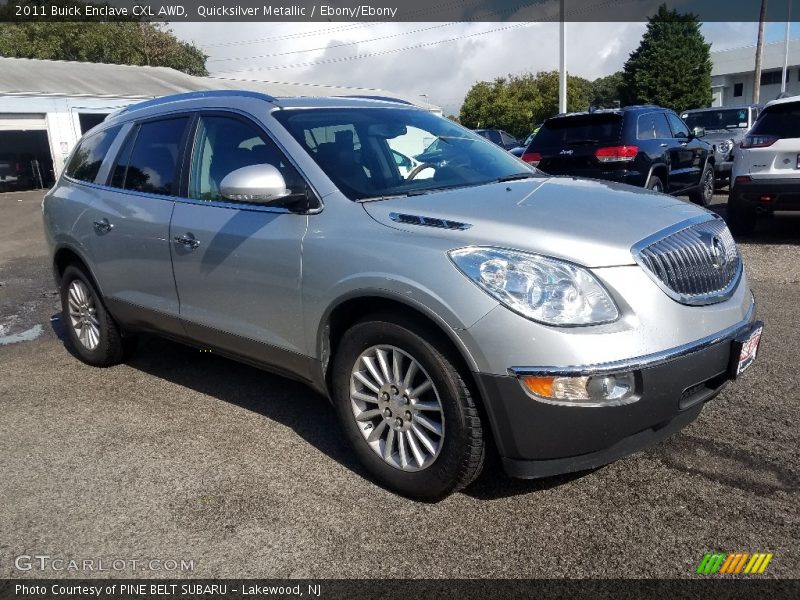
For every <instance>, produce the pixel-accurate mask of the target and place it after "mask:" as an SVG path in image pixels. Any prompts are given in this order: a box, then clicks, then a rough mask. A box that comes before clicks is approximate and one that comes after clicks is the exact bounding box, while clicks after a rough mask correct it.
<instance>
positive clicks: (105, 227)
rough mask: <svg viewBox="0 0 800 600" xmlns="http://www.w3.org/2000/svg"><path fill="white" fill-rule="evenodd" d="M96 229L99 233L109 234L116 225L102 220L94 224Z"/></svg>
mask: <svg viewBox="0 0 800 600" xmlns="http://www.w3.org/2000/svg"><path fill="white" fill-rule="evenodd" d="M94 228H95V230H96V231H97V233H108V232H109V231H111V230H112V229H114V224H113V223H111V222H109V220H108V219H102V220H100V221H95V222H94Z"/></svg>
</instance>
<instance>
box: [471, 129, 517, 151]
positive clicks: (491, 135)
mask: <svg viewBox="0 0 800 600" xmlns="http://www.w3.org/2000/svg"><path fill="white" fill-rule="evenodd" d="M473 131H474V132H475V133H477V134H478V135H479V136H481V137H485V138H486V139H487V140H489V141H490V142H494V143H495V144H497V145H498V146H500V147H501V148H503V149H504V150H511V149H512V148H516V147H517V146H519V140H518V139H517V138H515V137H514V136H513V135H511V134H510V133H506V132H505V131H503V130H502V129H473Z"/></svg>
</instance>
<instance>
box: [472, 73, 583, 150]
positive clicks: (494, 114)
mask: <svg viewBox="0 0 800 600" xmlns="http://www.w3.org/2000/svg"><path fill="white" fill-rule="evenodd" d="M590 87H591V84H590V83H589V81H587V80H586V79H583V78H581V77H575V76H572V75H570V76H569V77H568V79H567V93H568V98H569V105H568V109H569V110H585V109H586V108H587V107H588V106H589V91H590ZM557 112H558V72H557V71H544V72H539V73H536V75H534V74H532V73H527V74H525V75H521V76H517V75H509V76H508V77H498V78H497V79H495V80H494V81H479V82H478V83H476V84H475V85H473V86H472V88H470V90H469V91H468V92H467V95H466V97H465V98H464V103H463V104H462V106H461V112H460V115H459V121H460V122H461V124H462V125H464V126H465V127H470V128H472V129H476V128H479V127H481V128H496V129H504V130H505V131H508V132H509V133H511V134H512V135H515V136H517V137H519V138H523V139H524V138H525V137H527V135H528V134H529V133H530V132H531V131H533V128H534V127H535V126H536V125H537V124H538V123H541V122H542V121H543V120H544V119H546V118H548V117H552V116H553V115H555V114H556V113H557Z"/></svg>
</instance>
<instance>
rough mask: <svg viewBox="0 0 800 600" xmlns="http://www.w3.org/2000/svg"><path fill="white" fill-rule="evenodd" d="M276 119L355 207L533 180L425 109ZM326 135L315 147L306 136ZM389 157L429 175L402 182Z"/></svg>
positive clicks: (283, 114)
mask: <svg viewBox="0 0 800 600" xmlns="http://www.w3.org/2000/svg"><path fill="white" fill-rule="evenodd" d="M273 114H274V116H275V118H276V119H277V120H278V121H280V123H281V124H282V125H283V126H284V127H285V128H286V129H287V130H288V131H289V133H290V134H291V135H292V136H293V137H294V138H295V139H296V140H297V141H298V142H299V143H300V144H302V145H303V146H305V148H306V151H307V152H308V154H309V156H310V157H311V158H312V159H313V160H314V161H315V162H316V163H317V164H318V165H319V167H320V168H321V169H322V170H323V171H324V172H325V174H326V175H327V176H328V177H329V178H330V179H331V181H332V182H333V183H334V184H335V185H336V186H337V187H338V188H339V189H340V190H341V191H342V193H344V194H345V195H347V196H349V197H350V198H352V199H354V200H360V199H366V198H379V197H385V196H394V195H404V194H409V193H416V192H421V191H425V190H434V189H448V188H453V187H464V186H475V185H483V184H486V183H489V182H492V181H496V180H497V178H499V177H505V176H509V175H516V174H519V173H523V174H525V175H528V174H529V175H531V176H535V174H536V173H535V171H533V170H531V169H530V168H529V167H527V166H526V165H524V164H523V163H521V162H520V161H519V160H518V159H517V158H515V157H514V156H513V155H511V154H509V153H508V152H506V151H505V150H503V149H502V148H498V147H497V146H495V145H494V144H491V143H489V142H487V141H486V140H484V139H482V138H481V137H480V136H479V135H477V134H476V133H474V132H472V131H469V130H467V129H464V128H463V127H461V126H459V125H456V124H455V123H453V122H452V121H449V120H447V119H444V118H442V117H438V116H436V115H434V114H431V113H429V112H426V111H422V110H416V109H404V108H358V109H355V108H336V109H334V108H330V109H328V108H319V109H316V108H315V109H309V110H279V111H276V112H275V113H273ZM330 128H336V129H337V130H338V133H337V134H335V135H334V136H333V140H332V141H325V142H320V143H318V142H317V141H316V139H315V136H312V135H310V132H312V131H316V130H326V129H330ZM356 140H358V142H357V141H356ZM392 150H394V151H396V152H399V153H400V154H403V155H404V156H408V157H410V158H413V159H414V160H415V161H416V162H417V163H425V164H426V165H427V168H425V169H420V170H419V171H418V172H417V173H416V174H415V176H414V177H413V178H411V179H407V178H406V177H407V175H408V173H405V174H404V173H401V172H400V170H399V169H398V166H397V161H396V159H395V155H393V153H392ZM415 170H416V168H415Z"/></svg>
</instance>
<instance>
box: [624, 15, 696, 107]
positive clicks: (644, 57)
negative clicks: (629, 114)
mask: <svg viewBox="0 0 800 600" xmlns="http://www.w3.org/2000/svg"><path fill="white" fill-rule="evenodd" d="M710 49H711V45H710V44H707V43H706V41H705V38H704V37H703V34H702V33H701V32H700V22H699V20H698V18H697V15H694V14H681V13H678V11H676V10H669V9H667V7H666V5H663V4H662V5H661V6H660V7H659V9H658V12H657V13H656V14H655V15H654V16H652V17H650V19H649V20H648V24H647V30H646V31H645V33H644V36H642V41H641V43H640V44H639V47H638V48H637V49H636V50H634V51H633V52H632V53H631V55H630V57H629V58H628V61H627V62H626V63H625V68H624V71H623V81H624V89H625V92H626V98H625V100H626V103H627V104H658V105H659V106H666V107H668V108H671V109H673V110H675V111H682V110H686V109H687V108H700V107H706V106H710V105H711V53H710Z"/></svg>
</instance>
